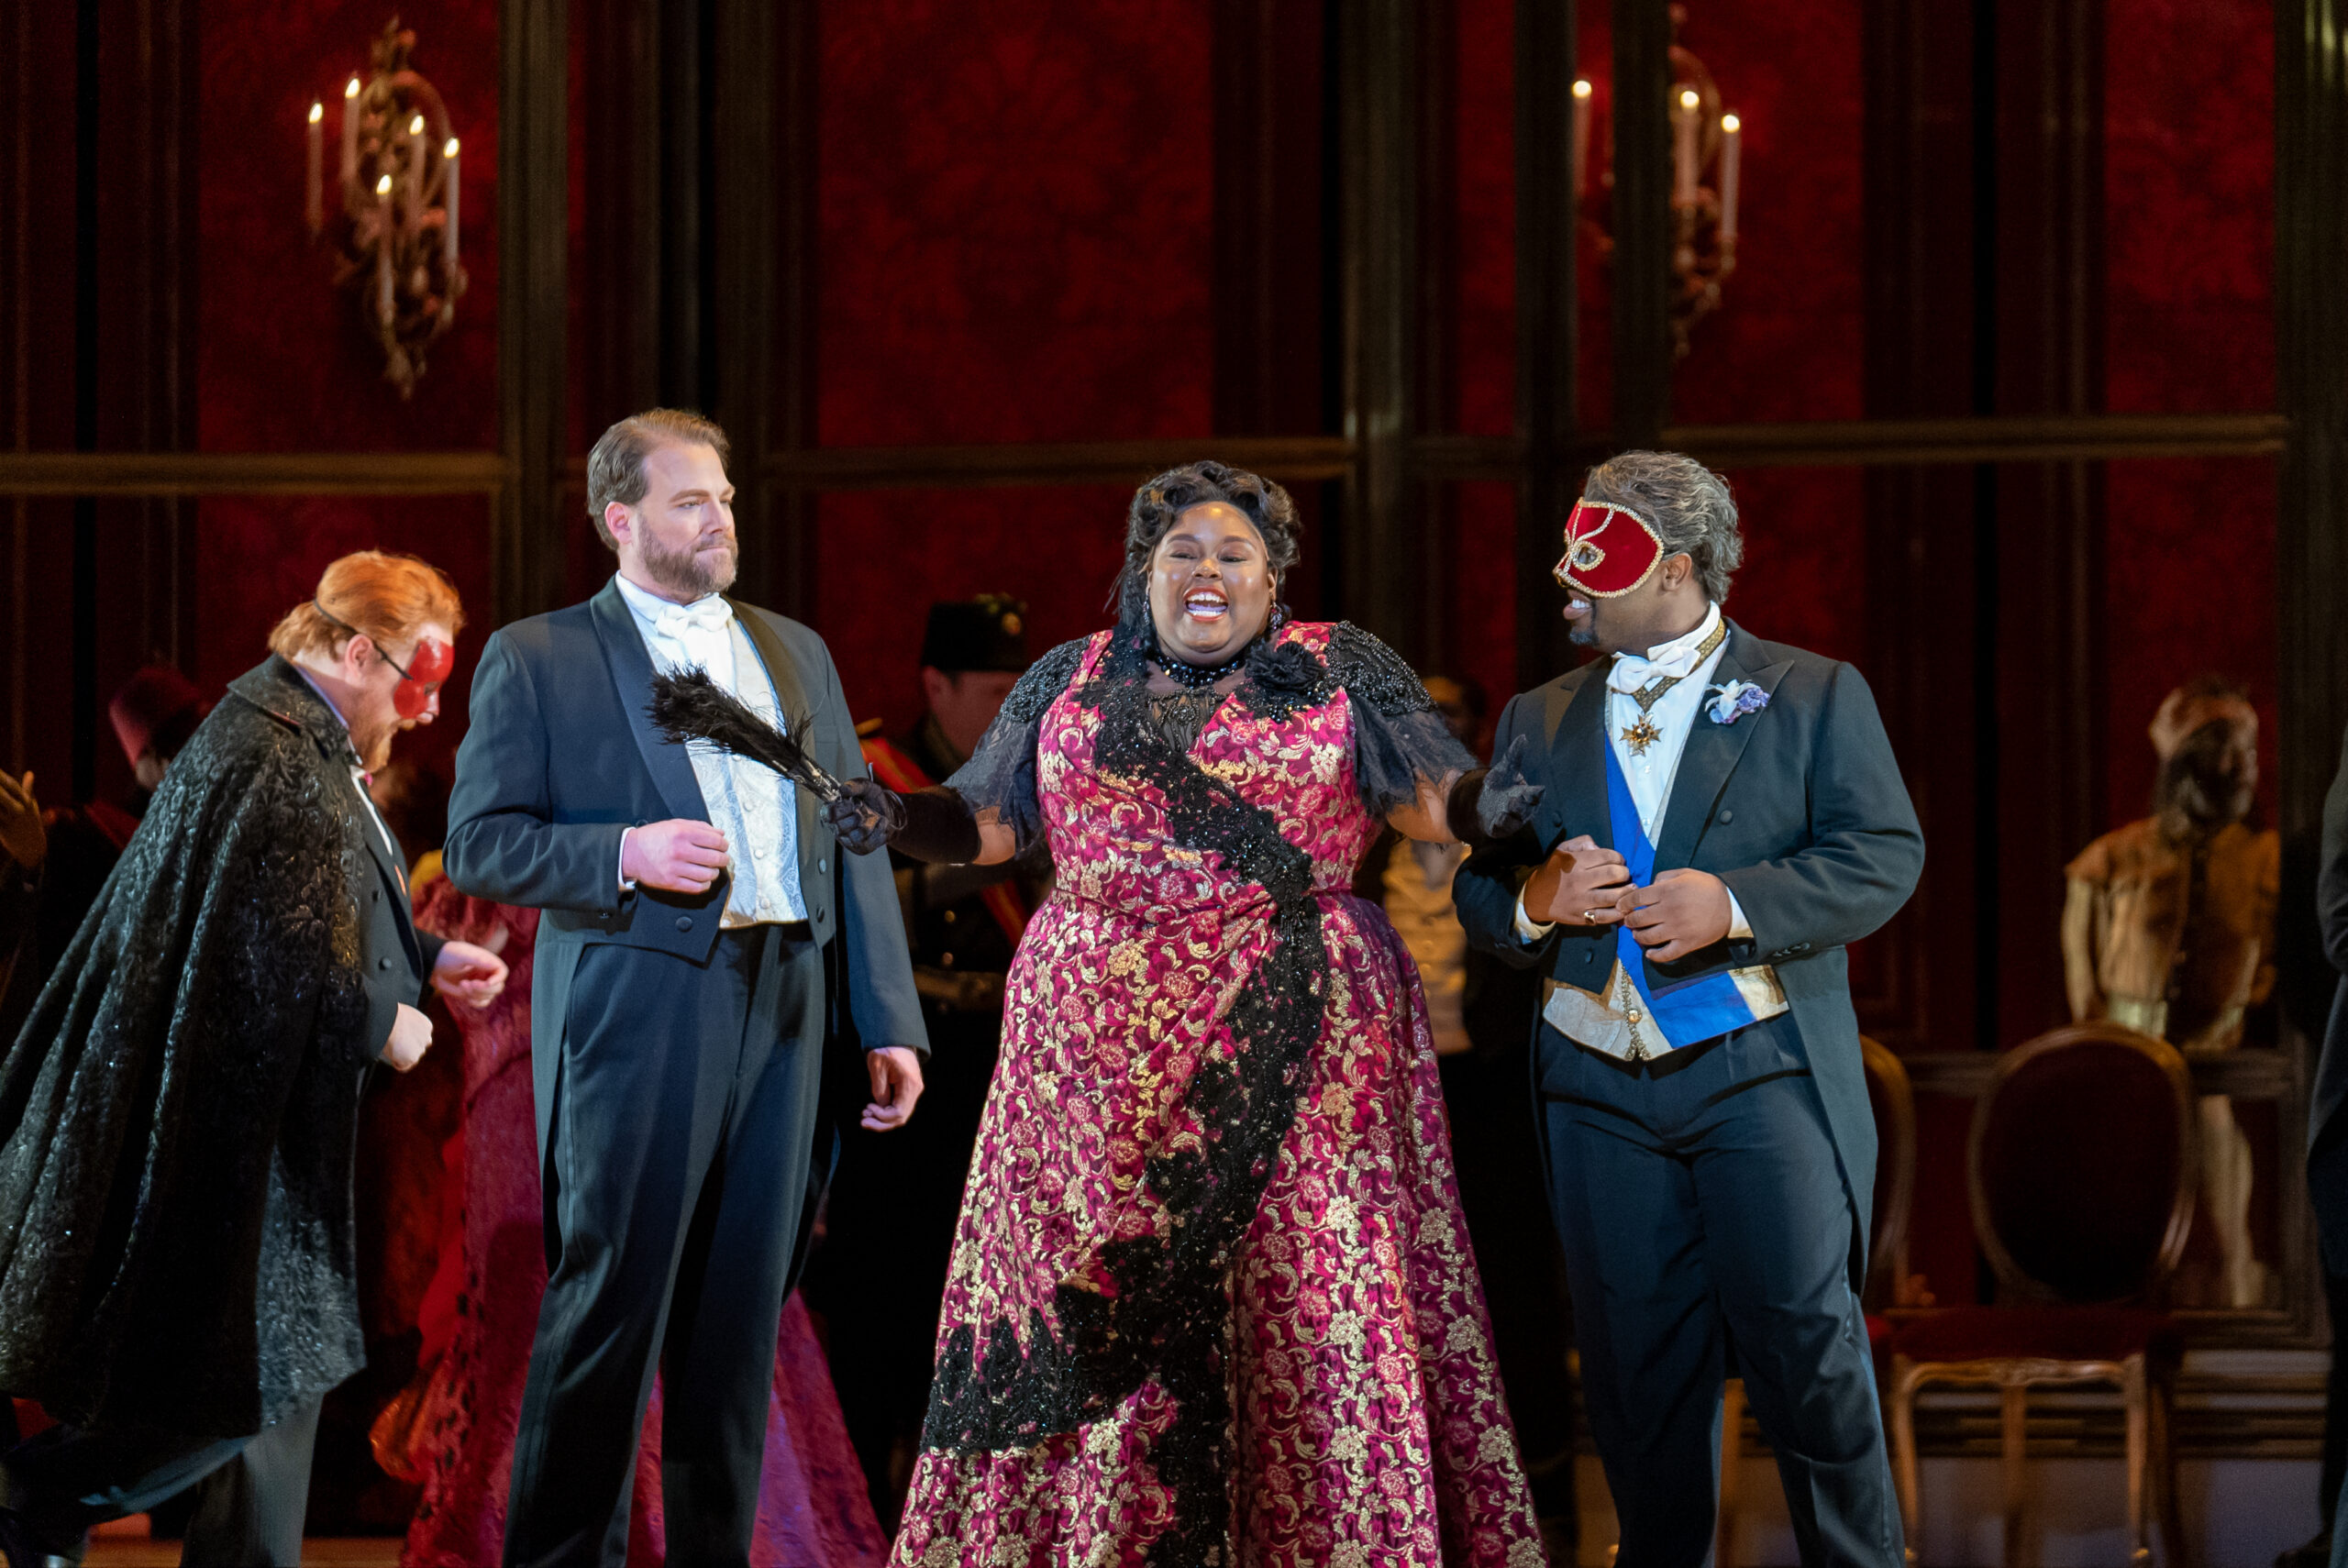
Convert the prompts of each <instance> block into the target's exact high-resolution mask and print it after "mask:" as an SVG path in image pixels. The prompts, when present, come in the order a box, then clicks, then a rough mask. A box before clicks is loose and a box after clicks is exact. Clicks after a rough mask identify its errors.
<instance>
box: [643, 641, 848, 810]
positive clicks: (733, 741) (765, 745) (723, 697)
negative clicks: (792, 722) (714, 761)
mask: <svg viewBox="0 0 2348 1568" xmlns="http://www.w3.org/2000/svg"><path fill="white" fill-rule="evenodd" d="M645 711H646V712H648V713H649V714H650V715H651V718H652V727H653V728H655V729H657V730H659V732H660V733H661V734H662V735H664V736H666V737H667V738H668V741H669V744H670V745H685V744H686V743H687V742H689V741H697V740H705V741H708V742H710V743H711V744H712V745H716V746H719V747H722V748H723V749H725V750H726V751H729V752H732V753H733V754H734V755H735V756H742V757H748V759H749V760H751V761H752V762H755V763H758V764H759V765H760V766H762V767H771V768H773V769H774V770H775V771H776V772H777V773H780V774H781V775H782V776H783V777H784V778H788V779H790V780H791V781H792V783H793V784H796V785H798V786H799V787H800V788H802V789H804V790H814V794H815V798H816V799H817V800H819V801H834V800H837V799H838V798H839V796H840V793H841V788H840V781H839V780H838V779H837V778H834V777H833V776H832V775H831V774H830V773H829V772H827V771H825V768H824V767H823V766H822V765H821V764H819V763H818V762H816V760H815V759H814V757H812V756H808V755H807V751H806V748H805V747H803V746H802V745H800V744H799V743H798V742H797V741H796V740H794V739H792V737H791V736H790V735H787V734H784V733H783V732H782V731H781V730H778V729H776V728H775V727H774V726H773V725H772V724H770V723H767V722H766V720H764V719H762V718H760V717H759V715H758V714H757V713H756V712H752V711H751V709H750V708H749V707H748V705H747V704H746V703H744V702H743V701H741V700H740V699H739V698H737V697H736V696H734V695H733V694H732V693H731V692H729V691H727V690H725V688H724V687H722V686H720V685H718V684H717V682H716V681H714V680H712V679H710V678H709V671H707V670H705V669H685V670H679V671H677V672H676V673H674V674H670V675H656V676H654V677H653V678H652V702H651V705H650V706H649V707H648V708H647V709H646V710H645ZM794 727H796V726H794Z"/></svg>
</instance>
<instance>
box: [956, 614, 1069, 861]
mask: <svg viewBox="0 0 2348 1568" xmlns="http://www.w3.org/2000/svg"><path fill="white" fill-rule="evenodd" d="M1090 642H1091V639H1090V638H1088V637H1079V638H1077V639H1076V640H1075V641H1074V642H1071V643H1062V644H1061V645H1060V646H1058V647H1056V648H1054V649H1053V650H1052V651H1051V652H1049V653H1047V654H1046V655H1045V656H1044V657H1041V658H1039V659H1037V660H1036V662H1035V663H1034V664H1032V665H1030V666H1028V668H1027V673H1026V674H1024V675H1023V676H1021V677H1020V678H1019V684H1018V685H1016V686H1013V688H1012V689H1011V695H1010V696H1008V697H1005V698H1004V699H1003V700H1002V712H1000V713H997V714H996V715H995V719H994V723H991V724H990V725H988V726H987V733H986V734H984V735H982V736H980V739H979V749H978V750H976V751H974V752H972V753H971V754H970V760H969V761H968V762H966V763H964V764H963V765H962V766H961V767H959V768H958V769H956V770H955V773H954V777H953V778H948V779H947V781H946V786H947V789H949V790H953V791H954V792H955V793H956V794H958V795H960V796H961V797H962V799H963V800H964V801H967V802H969V807H970V810H971V812H973V813H974V814H975V813H980V812H987V811H989V810H991V811H993V812H996V813H997V814H998V815H999V816H1000V817H1001V818H1002V821H1003V822H1004V823H1006V824H1008V825H1009V826H1010V828H1011V830H1012V832H1013V833H1014V834H1017V835H1018V843H1019V848H1020V850H1021V851H1022V852H1023V853H1024V851H1025V850H1026V849H1027V847H1028V846H1029V845H1032V844H1034V843H1035V842H1036V839H1038V838H1040V837H1041V836H1042V835H1043V832H1044V809H1043V805H1042V803H1041V802H1040V801H1037V800H1036V730H1037V729H1038V728H1039V727H1040V726H1041V725H1042V723H1043V721H1044V710H1045V709H1047V708H1048V707H1050V706H1051V705H1052V704H1053V702H1055V701H1058V698H1059V695H1060V693H1061V692H1063V691H1066V690H1068V689H1069V682H1071V681H1073V680H1074V679H1076V672H1077V670H1078V669H1079V668H1080V667H1081V666H1082V665H1083V663H1084V650H1085V647H1086V646H1087V645H1088V644H1089V643H1090Z"/></svg>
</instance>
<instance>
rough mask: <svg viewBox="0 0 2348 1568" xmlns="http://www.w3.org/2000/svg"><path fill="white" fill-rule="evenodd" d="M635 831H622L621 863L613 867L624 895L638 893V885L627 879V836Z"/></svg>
mask: <svg viewBox="0 0 2348 1568" xmlns="http://www.w3.org/2000/svg"><path fill="white" fill-rule="evenodd" d="M635 831H636V830H635V829H634V828H632V827H626V828H622V829H620V857H619V863H618V864H617V865H615V866H614V867H612V869H613V871H614V872H615V874H616V876H617V877H618V879H619V884H620V891H621V892H623V893H633V892H635V891H636V884H635V883H634V882H631V881H629V880H628V877H627V835H628V834H632V833H634V832H635Z"/></svg>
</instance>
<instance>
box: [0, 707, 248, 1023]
mask: <svg viewBox="0 0 2348 1568" xmlns="http://www.w3.org/2000/svg"><path fill="white" fill-rule="evenodd" d="M211 711H212V704H211V703H209V702H207V701H205V700H204V696H203V693H201V692H199V691H198V690H196V689H195V686H194V683H193V682H191V681H190V680H189V679H188V678H187V677H186V676H184V675H182V674H181V673H180V672H179V671H178V670H176V669H173V668H170V667H169V666H168V665H160V664H158V665H150V666H149V667H148V668H145V669H142V670H140V671H139V672H138V674H136V675H134V676H132V677H131V678H130V679H128V680H127V681H125V682H124V683H123V687H122V690H119V691H117V692H116V693H115V694H114V700H113V701H110V702H108V703H107V704H106V718H107V720H108V721H109V722H110V723H112V724H113V726H114V736H115V739H116V742H118V743H119V744H120V745H121V746H122V755H123V756H124V758H125V759H126V760H127V761H128V762H129V764H130V768H131V772H132V774H133V776H134V777H135V778H136V779H137V782H136V783H135V784H134V785H133V786H132V787H131V789H130V790H128V791H127V793H126V794H124V795H123V796H122V797H121V798H120V799H119V800H115V801H90V802H89V803H88V804H87V805H82V806H66V807H62V808H61V809H59V810H57V811H52V812H48V813H47V814H46V815H41V814H39V812H38V805H37V802H36V814H35V817H34V829H35V831H34V832H32V833H30V834H25V835H23V837H22V838H21V839H20V841H19V842H18V843H17V845H14V846H13V847H12V846H10V845H0V1043H6V1042H8V1041H11V1040H14V1039H15V1038H16V1037H17V1030H19V1029H21V1028H23V1027H24V1023H25V1019H26V1017H27V1016H28V1014H30V1013H31V1011H32V1010H33V999H34V998H35V997H37V996H39V994H40V988H41V984H42V982H43V981H45V980H47V979H48V978H49V977H50V971H52V970H54V969H55V968H56V967H57V965H58V961H59V960H60V959H61V958H63V957H64V956H65V948H66V945H67V944H69V943H71V942H72V940H73V933H75V932H76V931H78V930H80V929H81V926H82V917H83V915H85V914H87V913H89V912H90V906H91V905H92V904H94V903H95V902H96V901H97V897H98V889H101V888H103V887H105V883H106V877H107V875H108V874H109V873H111V872H112V871H113V870H114V863H115V862H116V860H117V859H119V858H121V856H122V851H123V846H124V845H127V844H128V843H129V842H130V835H131V834H133V833H135V832H137V831H138V820H139V819H140V818H141V817H143V816H145V815H146V814H147V802H148V801H150V800H152V799H153V798H154V793H155V790H156V789H157V787H158V786H160V785H161V783H162V781H163V772H164V770H165V769H166V768H168V767H171V765H172V757H174V756H178V755H179V752H180V748H181V747H182V746H184V745H187V741H188V737H189V736H190V735H193V734H195V726H196V725H198V724H200V723H203V722H204V715H205V714H206V713H208V712H211ZM0 777H5V776H0ZM16 783H17V793H19V794H21V796H23V797H24V798H25V799H27V800H32V799H34V780H33V778H32V775H31V774H29V773H28V774H27V775H26V776H25V777H24V778H22V779H20V780H17V781H16ZM8 788H9V787H8V785H6V784H5V783H0V792H6V791H7V790H8ZM6 810H7V807H6V805H5V804H0V812H5V811H6ZM11 953H14V954H15V955H17V958H16V964H15V966H14V968H13V972H11V970H10V966H9V962H8V955H10V954H11Z"/></svg>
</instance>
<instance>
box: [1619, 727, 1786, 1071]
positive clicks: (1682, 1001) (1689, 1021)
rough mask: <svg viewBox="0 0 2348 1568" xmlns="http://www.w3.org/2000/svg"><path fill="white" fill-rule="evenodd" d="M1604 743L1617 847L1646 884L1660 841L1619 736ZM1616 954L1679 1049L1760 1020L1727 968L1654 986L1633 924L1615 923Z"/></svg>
mask: <svg viewBox="0 0 2348 1568" xmlns="http://www.w3.org/2000/svg"><path fill="white" fill-rule="evenodd" d="M1598 745H1599V749H1600V750H1601V751H1603V752H1604V753H1605V754H1606V805H1607V810H1608V812H1609V814H1610V815H1611V817H1612V819H1613V823H1614V847H1615V848H1617V849H1619V850H1621V851H1622V852H1623V860H1624V861H1626V862H1628V864H1629V866H1630V870H1631V880H1632V881H1633V882H1634V884H1636V885H1637V886H1639V887H1642V888H1644V887H1646V886H1647V885H1648V884H1649V883H1651V882H1653V881H1654V880H1655V845H1653V844H1650V843H1649V842H1648V841H1647V830H1646V828H1645V826H1644V825H1643V824H1642V823H1640V821H1639V807H1638V802H1637V801H1634V800H1632V799H1631V784H1630V780H1629V779H1627V778H1623V763H1622V759H1621V758H1619V757H1617V756H1615V755H1614V740H1613V737H1612V736H1611V735H1609V734H1607V733H1606V732H1605V731H1604V730H1602V729H1601V730H1600V732H1599V734H1598ZM1614 956H1615V957H1616V959H1617V960H1618V961H1619V962H1620V963H1621V964H1622V966H1623V973H1624V974H1625V975H1628V976H1629V977H1631V984H1632V985H1634V986H1635V987H1637V988H1638V991H1639V998H1640V999H1641V1000H1642V1001H1644V1002H1645V1004H1646V1010H1647V1016H1648V1017H1650V1018H1652V1019H1654V1020H1655V1021H1656V1027H1657V1028H1659V1029H1661V1030H1662V1031H1663V1034H1664V1038H1665V1039H1667V1040H1668V1041H1670V1042H1671V1043H1672V1045H1673V1046H1674V1047H1675V1048H1676V1047H1678V1046H1682V1045H1694V1044H1699V1043H1701V1042H1703V1041H1706V1040H1710V1039H1711V1038H1712V1037H1714V1036H1715V1035H1720V1034H1726V1033H1727V1032H1729V1031H1731V1030H1733V1029H1742V1028H1744V1026H1745V1025H1746V1024H1748V1023H1751V1022H1753V1021H1754V1014H1753V1004H1752V1003H1750V1002H1748V1001H1746V1000H1745V999H1744V991H1742V990H1741V989H1739V988H1738V987H1737V984H1736V977H1734V976H1733V975H1731V974H1730V973H1729V972H1728V971H1727V970H1726V969H1717V970H1714V971H1713V972H1712V973H1711V974H1709V975H1700V976H1698V977H1696V978H1694V979H1692V980H1681V981H1679V982H1678V983H1676V984H1673V985H1668V986H1665V987H1664V988H1661V989H1660V990H1651V989H1649V988H1648V986H1647V957H1646V949H1645V948H1643V947H1641V946H1640V945H1639V941H1638V938H1637V937H1635V936H1634V935H1633V934H1632V933H1631V928H1630V926H1629V925H1628V924H1627V923H1625V924H1623V925H1618V926H1616V927H1615V928H1614Z"/></svg>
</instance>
